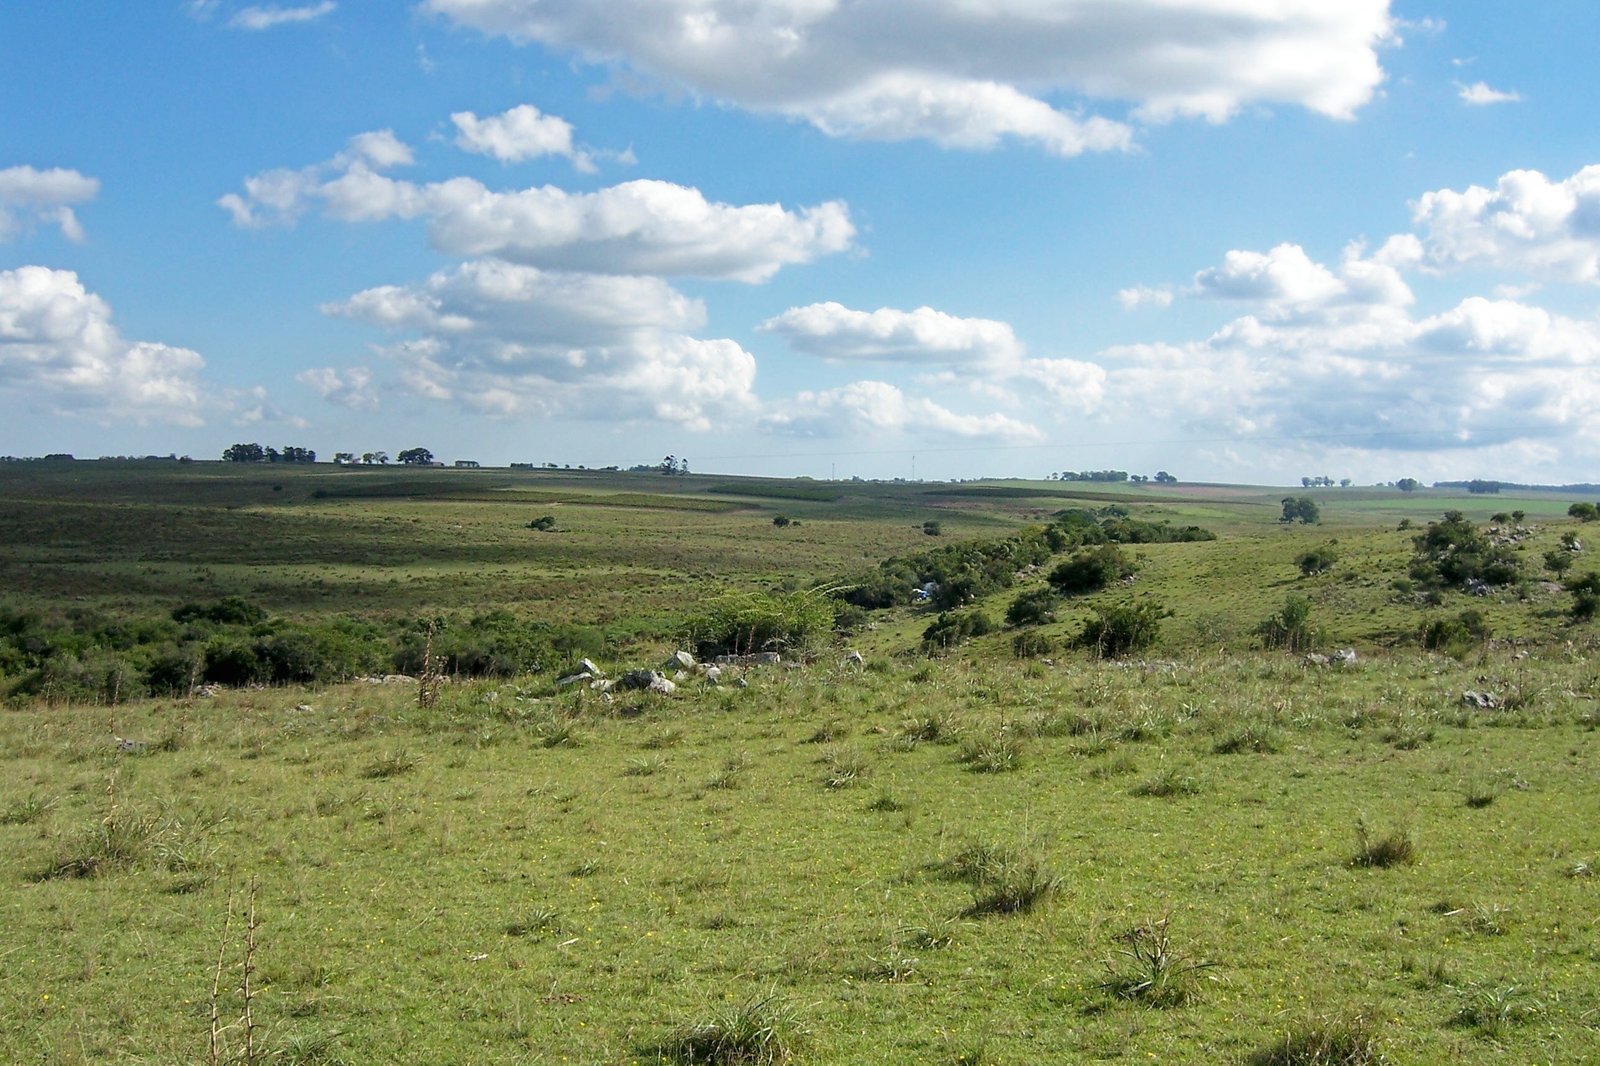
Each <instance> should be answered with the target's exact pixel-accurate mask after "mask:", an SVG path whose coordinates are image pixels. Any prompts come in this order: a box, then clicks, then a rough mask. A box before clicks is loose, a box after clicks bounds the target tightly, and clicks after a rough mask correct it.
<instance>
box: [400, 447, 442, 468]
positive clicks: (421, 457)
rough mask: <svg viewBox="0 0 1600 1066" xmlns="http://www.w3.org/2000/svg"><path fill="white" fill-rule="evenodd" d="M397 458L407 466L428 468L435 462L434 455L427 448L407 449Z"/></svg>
mask: <svg viewBox="0 0 1600 1066" xmlns="http://www.w3.org/2000/svg"><path fill="white" fill-rule="evenodd" d="M395 458H397V459H399V460H400V461H401V462H402V463H404V464H406V465H407V466H427V465H428V464H429V463H431V462H433V453H432V452H430V451H429V450H428V449H426V448H407V449H406V450H405V451H403V452H401V453H400V454H399V455H397V456H396V457H395Z"/></svg>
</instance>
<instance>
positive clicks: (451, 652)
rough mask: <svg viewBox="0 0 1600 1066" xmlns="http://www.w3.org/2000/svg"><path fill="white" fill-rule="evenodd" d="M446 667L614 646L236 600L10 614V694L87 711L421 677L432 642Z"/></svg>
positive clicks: (598, 639) (524, 666) (503, 615)
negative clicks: (141, 612) (153, 608)
mask: <svg viewBox="0 0 1600 1066" xmlns="http://www.w3.org/2000/svg"><path fill="white" fill-rule="evenodd" d="M430 629H431V631H432V637H431V639H432V653H433V655H434V657H435V663H436V665H437V667H438V668H439V669H441V670H443V671H444V672H445V673H448V674H453V675H457V676H465V677H488V676H492V677H508V676H511V675H513V674H519V673H526V672H531V671H536V670H539V669H542V668H546V667H554V666H556V665H558V664H559V663H560V662H562V661H564V660H566V659H571V658H575V657H577V656H580V655H597V654H600V653H601V652H602V651H603V650H604V647H605V638H604V634H603V633H602V632H601V631H599V630H597V629H592V628H588V627H582V626H570V625H548V624H544V623H540V622H533V621H529V620H526V619H522V618H518V617H516V616H514V615H512V614H511V613H510V612H507V611H497V612H492V613H490V614H485V615H479V616H476V617H472V618H467V619H455V618H435V619H428V620H409V621H391V622H388V623H379V622H375V621H369V620H358V619H354V618H332V619H326V620H321V621H316V622H304V621H293V620H290V619H286V618H274V617H270V616H269V615H268V614H267V612H266V611H265V610H264V609H262V608H261V607H260V606H259V605H257V604H253V603H250V602H248V601H246V600H244V599H242V598H240V597H237V596H229V597H225V598H223V599H220V600H217V601H215V602H211V603H186V604H182V605H180V606H179V607H177V608H175V609H174V610H173V611H172V612H171V613H170V614H169V615H168V616H167V617H166V618H133V619H129V618H120V617H115V616H111V615H106V614H103V613H100V612H96V611H73V612H68V613H67V614H65V615H63V616H60V617H45V616H43V615H40V614H39V613H37V612H27V611H17V610H11V609H4V608H0V692H4V693H5V694H7V695H11V696H21V697H37V698H43V699H48V700H62V701H72V702H88V703H120V702H123V701H126V700H131V699H138V698H142V697H145V696H152V695H154V696H166V695H182V694H185V693H187V692H189V691H191V690H192V689H193V688H194V687H196V686H197V685H200V684H221V685H227V686H230V687H238V686H245V685H282V684H305V685H321V684H331V683H335V682H339V681H347V680H349V679H350V678H352V677H357V676H360V675H363V674H370V673H375V672H377V673H381V672H391V671H393V672H399V673H411V674H414V673H420V672H421V670H422V667H423V662H424V659H425V658H426V656H427V654H428V646H429V639H430V637H429V635H428V634H429V631H430Z"/></svg>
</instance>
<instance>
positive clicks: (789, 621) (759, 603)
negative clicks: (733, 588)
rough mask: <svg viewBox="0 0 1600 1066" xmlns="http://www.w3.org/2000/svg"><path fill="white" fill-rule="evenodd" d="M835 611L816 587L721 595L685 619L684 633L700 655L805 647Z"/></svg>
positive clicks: (830, 624) (828, 625) (824, 631)
mask: <svg viewBox="0 0 1600 1066" xmlns="http://www.w3.org/2000/svg"><path fill="white" fill-rule="evenodd" d="M834 611H835V604H834V601H833V600H831V599H830V598H829V597H827V596H825V595H822V594H820V593H815V592H791V593H763V592H753V593H745V594H740V595H732V596H722V597H719V598H718V599H715V600H712V601H711V602H710V603H708V604H707V605H706V606H705V607H704V608H702V609H701V610H700V611H698V612H696V613H695V614H694V615H692V616H691V617H690V618H689V619H688V620H687V622H686V623H685V625H684V629H685V637H686V640H687V642H688V643H690V644H692V645H693V646H694V648H695V652H696V654H698V655H700V656H701V657H702V658H709V657H711V656H714V655H748V654H750V653H752V652H761V651H787V650H792V649H797V648H806V647H811V646H813V645H815V644H816V643H817V642H818V641H820V640H822V639H823V638H825V637H826V636H827V635H828V634H829V633H831V632H833V628H834V621H835V614H834Z"/></svg>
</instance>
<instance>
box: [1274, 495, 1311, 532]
mask: <svg viewBox="0 0 1600 1066" xmlns="http://www.w3.org/2000/svg"><path fill="white" fill-rule="evenodd" d="M1278 521H1280V522H1282V523H1284V524H1285V525H1289V524H1291V523H1294V522H1299V523H1300V524H1301V525H1307V526H1309V525H1314V524H1316V523H1317V522H1320V521H1322V512H1321V511H1319V510H1318V509H1317V501H1316V500H1313V499H1312V498H1311V497H1310V496H1285V497H1284V498H1283V515H1282V516H1281V517H1280V518H1279V519H1278Z"/></svg>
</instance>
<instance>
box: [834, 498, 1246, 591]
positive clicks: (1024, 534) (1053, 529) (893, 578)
mask: <svg viewBox="0 0 1600 1066" xmlns="http://www.w3.org/2000/svg"><path fill="white" fill-rule="evenodd" d="M1215 539H1216V534H1214V533H1212V532H1210V531H1209V530H1205V529H1201V528H1200V527H1199V526H1181V527H1180V526H1174V525H1172V524H1170V523H1168V522H1149V521H1145V520H1144V519H1140V518H1134V517H1132V515H1131V514H1130V512H1129V511H1128V509H1127V508H1126V507H1121V506H1117V505H1112V506H1110V507H1104V508H1101V509H1100V510H1098V511H1090V510H1086V509H1082V508H1072V509H1069V510H1065V511H1059V512H1057V513H1056V515H1055V521H1054V522H1052V523H1051V524H1050V525H1047V526H1035V527H1033V528H1030V529H1025V530H1022V531H1021V532H1019V533H1016V534H1014V535H1012V536H1009V537H1006V538H1004V539H1001V540H992V541H966V542H963V543H959V544H951V545H949V546H947V547H942V548H934V549H932V550H930V551H925V552H918V553H917V554H915V555H904V556H897V557H896V558H893V559H889V560H886V561H885V562H883V563H880V564H879V565H878V568H877V570H876V571H874V572H872V573H870V574H867V575H864V576H861V577H859V578H857V579H855V580H853V581H852V582H851V584H850V585H849V586H848V587H846V588H844V589H842V590H841V591H840V592H839V596H840V598H841V599H843V600H844V601H845V602H846V603H848V604H851V605H852V606H855V607H860V608H864V609H867V610H881V609H883V608H886V607H896V606H900V605H903V604H908V603H911V602H913V601H914V600H916V599H917V598H918V597H919V596H920V595H921V594H922V590H924V589H926V590H927V597H928V600H929V602H931V603H932V604H933V605H934V606H935V607H938V608H940V609H941V610H948V609H950V608H952V607H957V606H960V605H961V604H963V603H966V602H968V601H969V600H973V599H976V598H978V597H980V596H986V595H989V594H990V593H993V592H998V591H1000V590H1002V589H1007V588H1010V587H1011V586H1012V584H1013V583H1014V582H1015V581H1016V577H1017V574H1019V573H1020V572H1022V571H1023V570H1026V569H1028V568H1029V567H1034V566H1039V565H1041V564H1043V563H1044V562H1046V561H1047V560H1049V559H1050V557H1051V556H1053V555H1055V554H1057V553H1058V552H1064V551H1069V550H1071V549H1073V548H1081V547H1085V546H1090V545H1097V544H1166V543H1172V542H1175V541H1201V540H1215ZM929 586H932V588H931V589H930V588H929Z"/></svg>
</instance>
